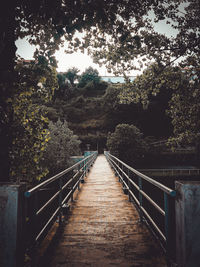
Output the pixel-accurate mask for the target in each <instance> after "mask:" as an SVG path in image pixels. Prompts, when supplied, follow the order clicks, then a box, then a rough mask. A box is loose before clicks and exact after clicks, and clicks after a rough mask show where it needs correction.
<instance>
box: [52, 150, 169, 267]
mask: <svg viewBox="0 0 200 267" xmlns="http://www.w3.org/2000/svg"><path fill="white" fill-rule="evenodd" d="M48 265H49V266H50V267H65V266H69V267H82V266H92V267H93V266H94V267H106V266H120V267H129V266H132V267H133V266H143V267H145V266H153V267H156V266H159V267H164V266H167V264H166V260H165V256H164V254H163V252H162V250H161V248H160V246H159V244H157V242H156V241H155V239H154V237H153V236H152V235H151V233H150V232H149V230H148V229H147V227H146V226H145V225H144V224H143V223H142V222H140V219H139V215H138V212H137V210H136V208H135V207H134V206H133V204H132V203H131V202H129V199H128V196H127V195H124V194H123V190H122V186H121V184H120V183H119V182H118V179H117V177H115V175H114V173H113V171H112V170H111V168H110V166H109V164H108V162H107V160H106V158H105V156H104V155H100V156H98V158H97V160H96V161H95V164H94V166H93V168H92V169H91V171H90V173H89V174H88V177H87V178H86V179H85V184H84V185H83V186H82V187H81V190H80V192H79V193H78V194H77V195H76V198H75V199H74V202H73V203H72V206H71V211H70V215H69V217H68V220H67V222H66V224H65V226H64V229H63V233H62V236H61V238H60V239H59V240H58V241H56V244H55V245H54V248H53V250H52V251H51V255H48Z"/></svg>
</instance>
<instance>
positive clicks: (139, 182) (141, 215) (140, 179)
mask: <svg viewBox="0 0 200 267" xmlns="http://www.w3.org/2000/svg"><path fill="white" fill-rule="evenodd" d="M138 186H139V202H140V207H142V206H143V197H142V194H141V192H140V191H141V190H142V178H141V177H139V176H138ZM140 221H143V214H142V211H141V210H140Z"/></svg>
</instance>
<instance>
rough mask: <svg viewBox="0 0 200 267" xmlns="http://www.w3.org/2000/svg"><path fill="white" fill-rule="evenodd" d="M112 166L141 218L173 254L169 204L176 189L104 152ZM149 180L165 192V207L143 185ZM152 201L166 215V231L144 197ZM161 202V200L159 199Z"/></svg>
mask: <svg viewBox="0 0 200 267" xmlns="http://www.w3.org/2000/svg"><path fill="white" fill-rule="evenodd" d="M104 154H105V156H106V158H107V160H108V162H109V164H110V165H111V168H112V169H114V171H115V174H116V175H117V176H118V177H119V180H120V182H122V184H123V186H124V187H125V188H126V190H127V191H128V194H129V199H130V198H131V197H132V198H133V200H134V202H135V203H136V205H137V207H138V208H139V213H140V218H141V220H143V219H145V220H146V221H147V222H148V224H150V225H151V226H153V228H154V230H155V231H154V232H156V233H157V235H158V236H159V237H160V238H161V240H162V242H164V244H165V249H166V252H167V255H170V254H171V251H170V246H171V243H172V231H171V230H172V229H171V219H172V218H171V210H170V205H169V200H170V199H175V196H176V191H175V190H173V189H171V188H169V187H167V186H165V185H163V184H161V183H159V182H157V181H156V180H154V179H152V178H150V177H148V176H146V175H144V174H142V173H140V172H139V171H137V170H135V169H134V168H132V167H130V166H129V165H127V164H126V163H124V162H123V161H121V160H120V159H118V158H117V157H115V156H113V155H111V154H110V153H109V152H105V153H104ZM131 174H132V175H134V177H135V178H138V184H136V182H135V181H133V179H132V178H131V177H130V176H131ZM144 181H145V183H146V182H147V183H148V184H151V185H152V186H153V187H155V188H157V189H159V191H161V192H162V193H163V200H162V201H163V207H161V206H160V203H156V202H155V201H154V200H153V199H152V197H151V196H150V195H148V194H147V193H146V192H145V191H144V189H143V185H144ZM134 190H136V191H137V192H138V196H136V194H135V193H134V192H133V191H134ZM143 198H144V199H145V200H146V201H147V202H148V203H150V205H151V207H153V208H155V209H156V210H157V211H158V212H159V214H160V215H161V216H163V217H164V227H163V228H164V231H163V230H162V229H161V228H160V226H159V225H158V223H156V221H155V219H156V218H153V217H152V216H151V215H150V211H149V210H147V208H146V207H145V205H144V199H143ZM159 202H160V201H159Z"/></svg>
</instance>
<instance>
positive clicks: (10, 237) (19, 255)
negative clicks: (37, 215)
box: [0, 184, 25, 267]
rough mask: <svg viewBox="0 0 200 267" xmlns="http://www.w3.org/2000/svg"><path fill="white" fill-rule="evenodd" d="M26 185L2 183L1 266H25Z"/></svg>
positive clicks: (0, 211) (0, 186)
mask: <svg viewBox="0 0 200 267" xmlns="http://www.w3.org/2000/svg"><path fill="white" fill-rule="evenodd" d="M24 192H25V186H24V185H16V184H14V185H12V184H0V266H6V267H18V266H23V260H24V242H23V240H22V237H23V229H24V220H25V214H24V212H25V209H24V206H25V204H24V196H23V193H24Z"/></svg>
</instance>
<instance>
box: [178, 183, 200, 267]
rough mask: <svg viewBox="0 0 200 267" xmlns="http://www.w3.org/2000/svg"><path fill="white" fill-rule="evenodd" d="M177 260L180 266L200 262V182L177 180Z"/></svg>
mask: <svg viewBox="0 0 200 267" xmlns="http://www.w3.org/2000/svg"><path fill="white" fill-rule="evenodd" d="M175 186H176V190H177V198H176V203H175V209H176V261H177V264H178V266H180V267H195V266H199V262H200V230H199V229H200V182H198V181H194V182H193V181H176V182H175Z"/></svg>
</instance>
